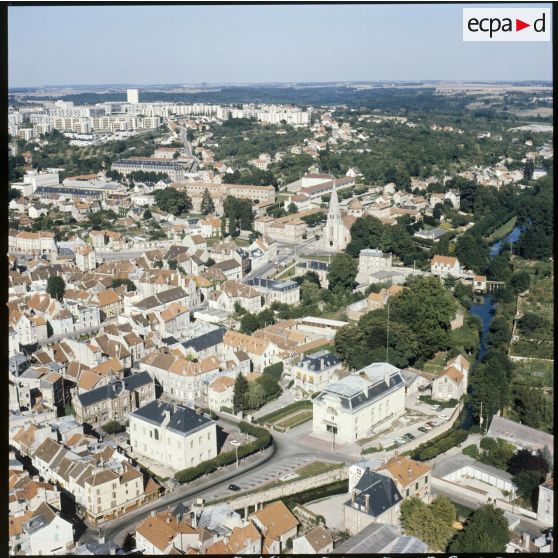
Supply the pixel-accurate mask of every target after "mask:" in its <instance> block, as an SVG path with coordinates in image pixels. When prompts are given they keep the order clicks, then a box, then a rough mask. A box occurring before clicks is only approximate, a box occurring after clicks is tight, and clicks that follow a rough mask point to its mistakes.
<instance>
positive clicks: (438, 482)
mask: <svg viewBox="0 0 558 558" xmlns="http://www.w3.org/2000/svg"><path fill="white" fill-rule="evenodd" d="M431 486H432V488H439V489H440V490H446V491H447V492H454V493H457V494H459V495H460V496H463V497H465V498H470V499H472V500H475V502H476V503H477V504H478V506H476V507H479V506H482V505H484V504H486V503H488V500H489V496H483V495H482V494H480V493H478V492H476V491H474V490H469V489H468V488H467V487H465V486H462V485H460V484H456V483H454V482H451V481H448V480H445V479H439V478H437V477H432V478H431ZM450 499H451V498H450ZM491 503H492V504H494V506H495V507H496V508H500V509H501V510H504V511H507V512H512V513H514V514H519V515H523V516H525V517H529V518H531V519H535V520H536V519H537V514H536V513H535V512H532V511H530V510H526V509H525V508H521V507H519V506H515V505H514V504H510V503H509V502H506V501H504V500H501V499H499V498H497V499H495V500H492V501H491Z"/></svg>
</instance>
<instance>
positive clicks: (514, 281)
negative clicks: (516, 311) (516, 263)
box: [510, 271, 530, 293]
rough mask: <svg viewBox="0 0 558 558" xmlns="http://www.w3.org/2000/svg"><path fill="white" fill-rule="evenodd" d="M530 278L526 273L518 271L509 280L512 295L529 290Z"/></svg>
mask: <svg viewBox="0 0 558 558" xmlns="http://www.w3.org/2000/svg"><path fill="white" fill-rule="evenodd" d="M529 283H530V276H529V274H528V273H527V272H526V271H518V272H517V273H514V274H513V275H512V276H511V278H510V287H511V290H512V291H513V292H514V293H522V292H524V291H526V290H527V289H528V288H529Z"/></svg>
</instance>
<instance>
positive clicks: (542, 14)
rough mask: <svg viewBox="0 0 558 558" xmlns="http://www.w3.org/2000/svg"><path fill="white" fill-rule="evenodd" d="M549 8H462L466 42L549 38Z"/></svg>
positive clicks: (541, 39) (542, 39)
mask: <svg viewBox="0 0 558 558" xmlns="http://www.w3.org/2000/svg"><path fill="white" fill-rule="evenodd" d="M551 19H552V18H551V15H550V9H549V8H463V40H464V41H514V42H516V41H550V36H551V33H550V25H551Z"/></svg>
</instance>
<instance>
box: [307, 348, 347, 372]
mask: <svg viewBox="0 0 558 558" xmlns="http://www.w3.org/2000/svg"><path fill="white" fill-rule="evenodd" d="M340 362H341V360H340V359H339V357H337V356H336V355H334V354H333V353H330V352H329V351H318V352H317V353H313V354H310V355H307V356H305V357H304V358H303V359H302V360H301V361H300V367H301V368H306V369H307V370H312V371H313V372H320V371H322V370H325V369H326V368H331V367H332V366H335V365H336V364H339V363H340Z"/></svg>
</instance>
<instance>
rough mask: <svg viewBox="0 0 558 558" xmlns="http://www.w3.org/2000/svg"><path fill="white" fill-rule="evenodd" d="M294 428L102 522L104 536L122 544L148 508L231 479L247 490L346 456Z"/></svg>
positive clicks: (210, 495)
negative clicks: (266, 446) (256, 451)
mask: <svg viewBox="0 0 558 558" xmlns="http://www.w3.org/2000/svg"><path fill="white" fill-rule="evenodd" d="M220 420H222V421H223V422H226V423H229V424H236V422H235V421H233V420H228V419H220ZM297 430H298V429H296V428H295V429H294V430H291V431H289V432H285V433H274V434H273V436H274V444H273V448H274V449H273V450H266V451H267V452H268V453H265V454H264V455H263V456H260V455H257V456H253V457H252V459H250V458H248V459H246V460H245V462H244V463H243V464H241V466H240V467H239V468H238V469H236V468H235V467H234V466H230V467H228V468H226V469H224V470H221V471H218V472H216V473H215V474H212V475H211V479H209V480H207V481H205V482H200V481H194V483H193V485H191V486H189V485H186V486H183V487H180V488H178V489H176V490H174V491H173V492H171V493H169V494H166V495H164V496H162V497H161V498H159V499H158V500H156V501H154V502H151V503H149V504H147V505H145V506H143V507H141V508H139V509H138V510H134V511H131V512H129V513H127V514H126V515H124V516H122V517H119V518H117V519H115V520H112V521H109V522H106V523H104V524H103V531H104V535H105V537H106V538H107V539H109V538H110V539H112V540H114V541H115V542H116V543H117V544H122V542H123V541H124V539H125V537H126V535H127V534H128V533H130V532H132V531H133V530H134V528H135V526H136V525H137V523H138V522H139V521H141V520H142V519H143V518H144V517H146V516H147V515H148V514H149V513H150V512H151V510H164V509H167V508H168V507H169V506H170V507H171V509H172V508H173V507H175V506H176V505H178V503H179V502H183V503H185V504H191V503H192V502H193V501H194V500H195V499H196V498H204V499H206V500H213V499H217V498H222V497H224V496H227V495H230V494H231V492H230V491H229V490H228V488H227V487H228V485H229V484H230V483H231V482H234V484H237V485H238V486H240V487H241V488H243V489H245V490H246V489H251V488H256V487H257V486H259V485H262V484H265V483H268V482H270V481H272V480H276V479H277V478H279V477H280V476H283V475H285V474H287V473H289V472H291V471H293V470H294V469H296V468H298V467H300V466H301V465H304V464H305V463H309V462H312V461H314V460H316V459H325V460H329V461H338V462H339V461H344V460H345V458H344V457H342V456H339V455H333V454H330V453H329V452H321V451H319V450H309V449H308V448H307V447H304V446H303V445H299V444H297V436H298V433H297ZM96 537H97V530H96V529H87V530H86V531H85V532H84V533H83V534H82V536H81V537H80V542H93V541H96V540H97V539H96Z"/></svg>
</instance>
